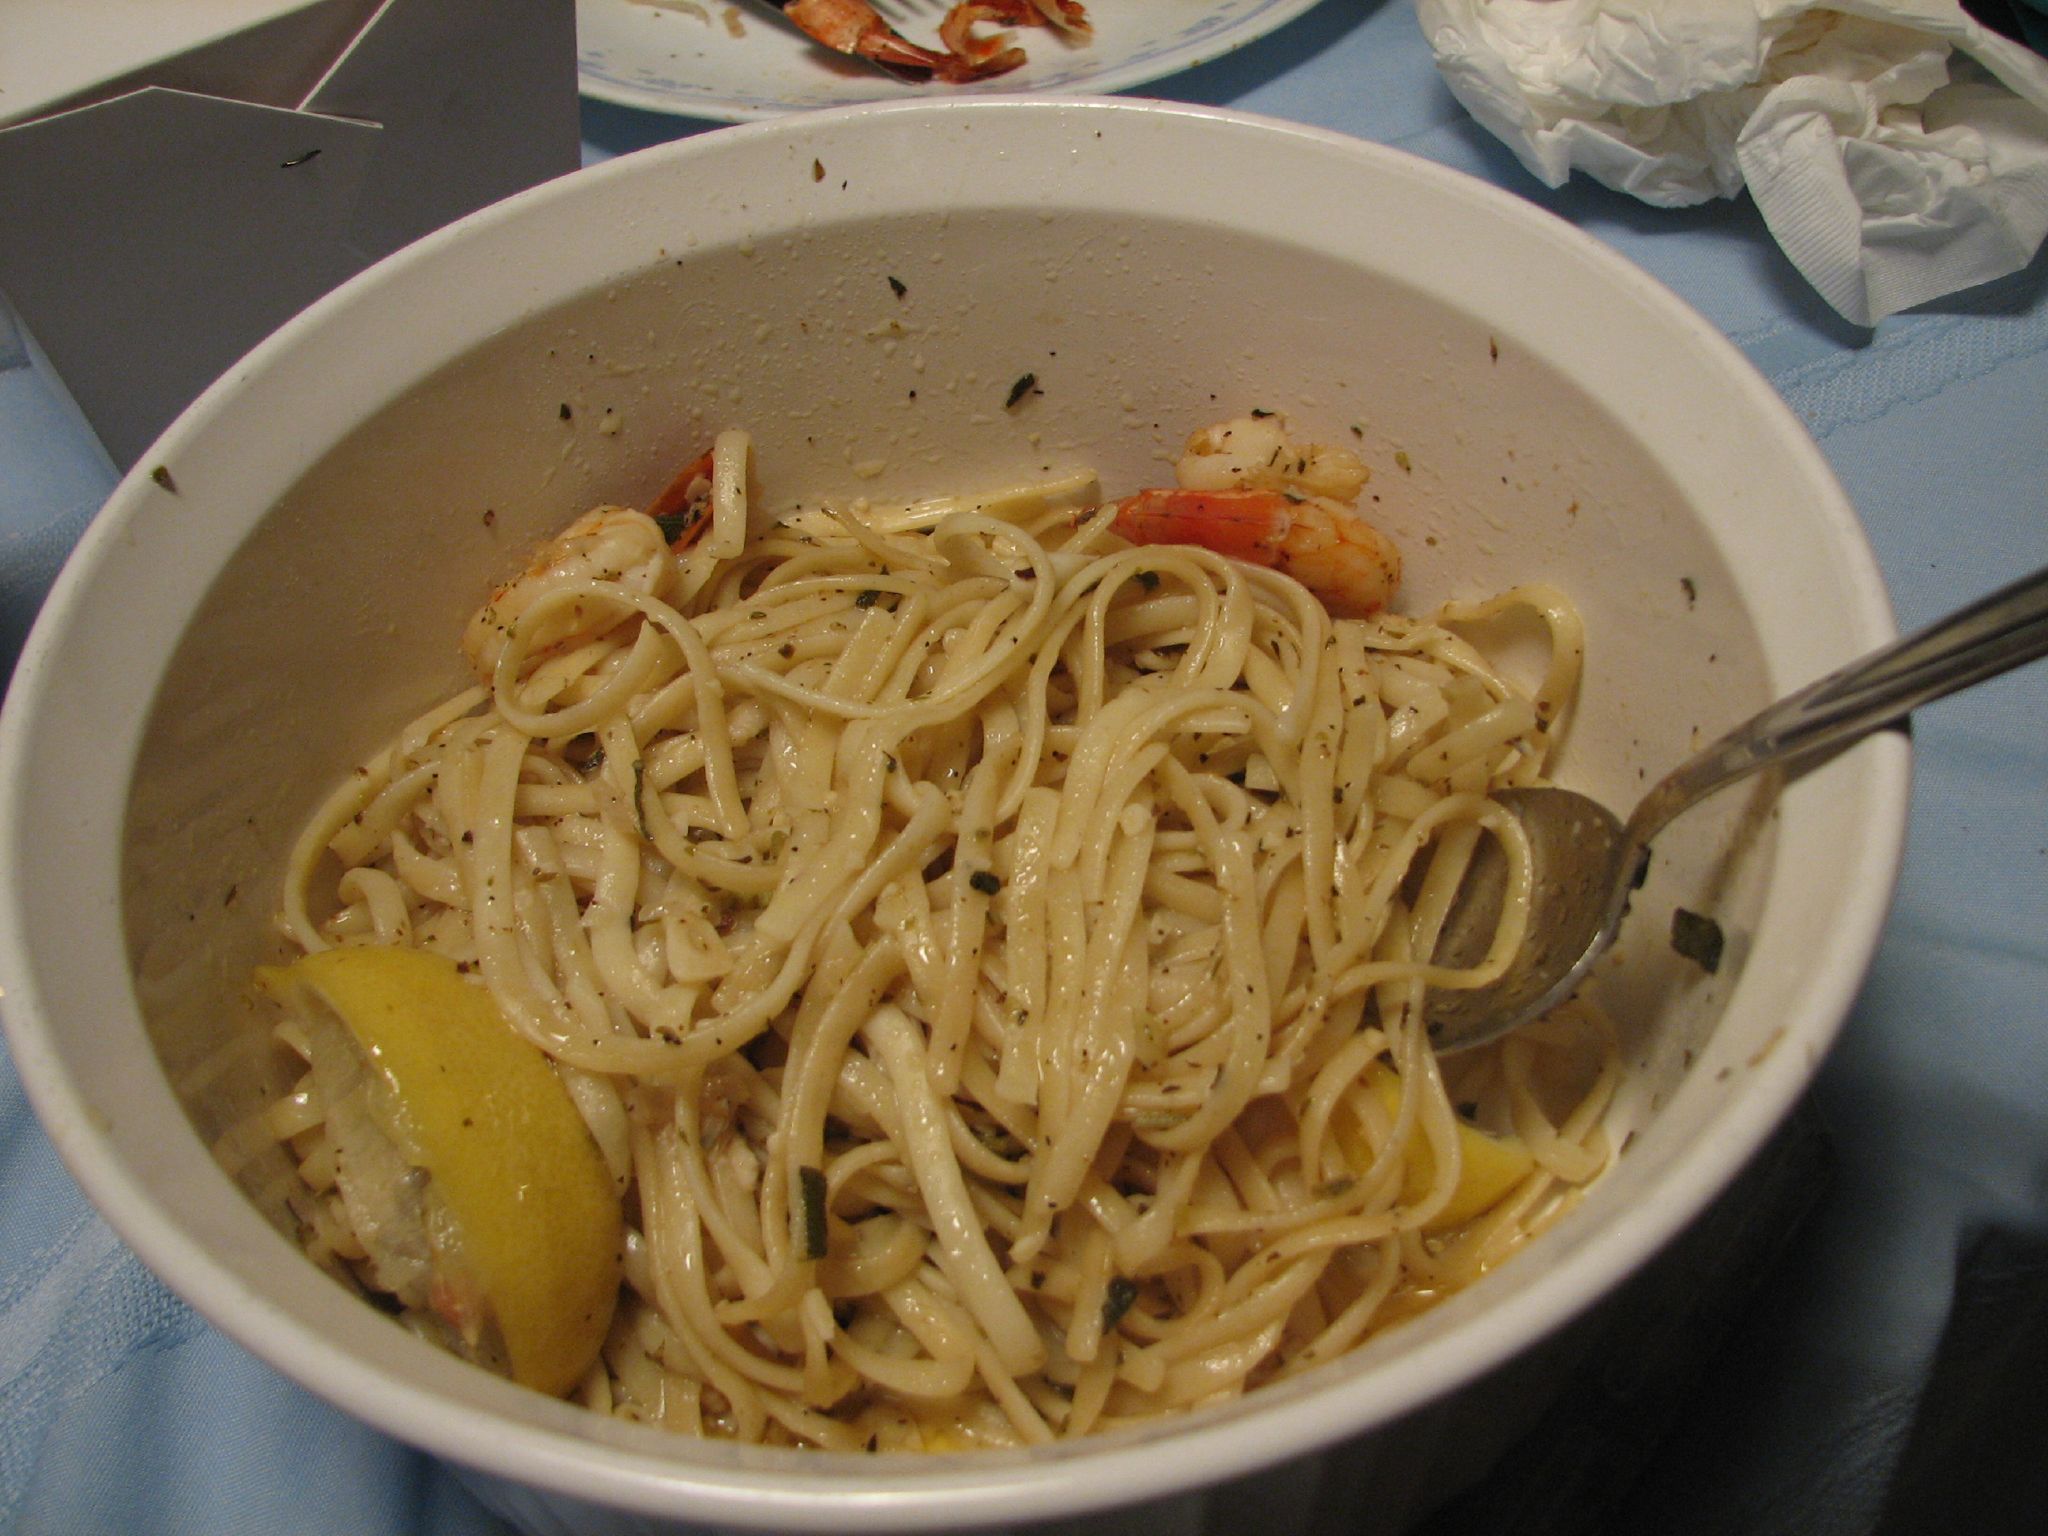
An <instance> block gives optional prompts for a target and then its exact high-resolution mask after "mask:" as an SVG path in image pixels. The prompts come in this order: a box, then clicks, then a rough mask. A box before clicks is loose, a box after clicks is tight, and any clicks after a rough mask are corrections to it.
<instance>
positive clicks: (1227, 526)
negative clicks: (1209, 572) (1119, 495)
mask: <svg viewBox="0 0 2048 1536" xmlns="http://www.w3.org/2000/svg"><path fill="white" fill-rule="evenodd" d="M1289 505H1290V503H1289V502H1288V499H1287V497H1285V496H1284V495H1282V494H1281V493H1280V492H1278V491H1171V490H1150V491H1140V492H1138V494H1137V495H1135V496H1129V497H1126V498H1125V499H1124V500H1123V501H1122V502H1120V503H1118V505H1117V511H1116V519H1115V521H1114V522H1113V523H1112V524H1111V525H1110V526H1111V527H1113V528H1114V529H1115V530H1116V532H1117V533H1118V535H1120V536H1121V537H1123V538H1126V539H1128V540H1130V542H1131V543H1133V544H1196V545H1199V546H1200V547H1202V548H1203V549H1213V550H1214V551H1215V552H1216V553H1217V554H1219V555H1228V556H1230V557H1231V558H1232V559H1233V560H1244V561H1247V562H1249V563H1250V564H1253V565H1265V566H1272V565H1277V564H1278V563H1279V548H1280V541H1281V540H1282V539H1284V538H1285V537H1286V536H1287V530H1288V529H1289V528H1290V527H1291V526H1292V524H1293V518H1292V516H1291V515H1290V513H1289V510H1288V508H1289Z"/></svg>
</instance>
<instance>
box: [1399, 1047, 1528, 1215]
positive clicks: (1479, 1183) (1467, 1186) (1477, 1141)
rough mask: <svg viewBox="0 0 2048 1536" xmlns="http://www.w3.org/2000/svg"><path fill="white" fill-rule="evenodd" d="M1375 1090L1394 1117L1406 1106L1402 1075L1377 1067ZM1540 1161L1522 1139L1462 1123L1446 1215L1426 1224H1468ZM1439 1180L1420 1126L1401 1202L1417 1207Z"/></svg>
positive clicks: (1406, 1168) (1403, 1181) (1404, 1172)
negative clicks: (1455, 1177)
mask: <svg viewBox="0 0 2048 1536" xmlns="http://www.w3.org/2000/svg"><path fill="white" fill-rule="evenodd" d="M1370 1076H1371V1080H1372V1086H1373V1089H1374V1091H1375V1092H1376V1093H1378V1094H1379V1096H1380V1102H1381V1103H1383V1104H1385V1105H1386V1106H1387V1112H1388V1113H1389V1114H1397V1113H1399V1112H1400V1108H1401V1078H1400V1074H1399V1073H1397V1072H1395V1071H1394V1070H1393V1069H1392V1068H1390V1067H1382V1066H1376V1067H1374V1068H1373V1069H1372V1072H1371V1074H1370ZM1535 1166H1536V1159H1535V1158H1533V1157H1532V1156H1530V1155H1529V1149H1528V1148H1527V1147H1526V1146H1524V1145H1523V1143H1522V1139H1521V1138H1520V1137H1519V1136H1494V1135H1491V1134H1489V1133H1488V1132H1486V1131H1482V1130H1480V1129H1479V1127H1478V1126H1476V1125H1468V1124H1467V1123H1466V1122H1465V1121H1463V1120H1460V1121H1459V1122H1458V1185H1457V1188H1456V1189H1454V1190H1453V1191H1452V1192H1451V1198H1450V1200H1449V1202H1448V1203H1447V1204H1446V1205H1445V1206H1444V1208H1443V1209H1442V1210H1441V1211H1438V1212H1437V1213H1436V1215H1434V1216H1432V1217H1431V1218H1430V1219H1429V1220H1428V1221H1426V1222H1424V1223H1423V1230H1424V1231H1425V1232H1442V1231H1446V1230H1448V1229H1450V1228H1452V1227H1460V1226H1463V1225H1464V1224H1465V1223H1466V1222H1468V1221H1470V1220H1471V1219H1472V1218H1473V1217H1475V1216H1477V1215H1479V1214H1480V1213H1481V1212H1482V1211H1485V1210H1487V1209H1489V1208H1490V1207H1492V1206H1493V1205H1494V1204H1496V1203H1497V1202H1498V1201H1499V1200H1500V1199H1501V1197H1502V1196H1504V1195H1505V1194H1507V1192H1508V1191H1509V1190H1511V1189H1513V1188H1514V1187H1515V1186H1516V1185H1517V1184H1519V1183H1521V1182H1522V1180H1523V1179H1525V1178H1527V1177H1528V1176H1529V1173H1530V1171H1531V1170H1532V1169H1533V1168H1534V1167H1535ZM1435 1182H1436V1155H1435V1153H1433V1152H1432V1151H1430V1147H1429V1138H1428V1137H1427V1136H1425V1135H1423V1134H1422V1128H1421V1127H1420V1126H1417V1127H1416V1128H1415V1129H1414V1130H1413V1131H1411V1132H1410V1133H1409V1136H1408V1160H1407V1162H1406V1164H1405V1165H1404V1167H1403V1169H1402V1174H1401V1198H1402V1199H1403V1200H1404V1201H1406V1202H1408V1203H1409V1204H1413V1203H1414V1202H1415V1201H1418V1200H1420V1199H1421V1198H1422V1197H1423V1196H1424V1195H1426V1194H1428V1193H1429V1186H1430V1185H1431V1184H1433V1183H1435Z"/></svg>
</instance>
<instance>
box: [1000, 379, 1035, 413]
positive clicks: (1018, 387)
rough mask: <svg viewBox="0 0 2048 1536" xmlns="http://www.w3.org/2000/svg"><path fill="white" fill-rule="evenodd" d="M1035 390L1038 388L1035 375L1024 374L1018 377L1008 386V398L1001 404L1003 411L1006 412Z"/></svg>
mask: <svg viewBox="0 0 2048 1536" xmlns="http://www.w3.org/2000/svg"><path fill="white" fill-rule="evenodd" d="M1036 388H1038V375H1037V374H1035V373H1026V374H1021V375H1019V377H1018V379H1017V382H1016V383H1014V384H1012V385H1011V386H1010V398H1009V399H1007V400H1005V401H1004V402H1003V407H1004V409H1005V410H1007V409H1009V408H1010V407H1012V406H1014V405H1016V403H1017V402H1018V401H1019V400H1022V399H1023V398H1024V397H1025V396H1026V395H1028V394H1030V393H1031V392H1032V391H1033V390H1034V389H1036Z"/></svg>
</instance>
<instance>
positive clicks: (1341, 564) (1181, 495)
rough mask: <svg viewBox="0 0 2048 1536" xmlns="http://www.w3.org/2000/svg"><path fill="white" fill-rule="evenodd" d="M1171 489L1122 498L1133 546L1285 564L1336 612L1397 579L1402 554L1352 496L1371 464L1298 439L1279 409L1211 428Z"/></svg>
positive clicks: (1343, 613)
mask: <svg viewBox="0 0 2048 1536" xmlns="http://www.w3.org/2000/svg"><path fill="white" fill-rule="evenodd" d="M1174 478H1175V479H1176V480H1178V481H1179V482H1180V485H1179V487H1178V488H1177V489H1174V490H1148V491H1140V492H1138V494H1137V495H1135V496H1130V497H1126V498H1125V499H1124V500H1123V501H1122V502H1120V503H1118V506H1117V513H1116V521H1115V523H1114V525H1113V526H1114V527H1115V529H1116V531H1117V533H1118V534H1120V535H1121V536H1122V537H1124V538H1126V539H1128V540H1130V541H1131V542H1132V543H1133V544H1199V545H1200V546H1201V547H1202V548H1204V549H1213V550H1214V551H1216V553H1218V554H1220V555H1229V556H1230V557H1231V558H1232V559H1235V560H1244V561H1248V562H1249V563H1251V564H1253V565H1263V566H1267V567H1269V568H1271V569H1273V570H1277V571H1281V572H1284V573H1285V574H1287V575H1289V576H1292V577H1293V578H1294V579H1295V580H1296V581H1298V582H1300V583H1301V584H1302V585H1303V586H1304V587H1307V588H1308V589H1309V591H1311V592H1313V593H1315V595H1316V596H1317V597H1319V598H1321V599H1322V601H1323V605H1324V606H1325V607H1326V608H1328V609H1329V610H1330V612H1331V613H1333V614H1335V615H1337V616H1338V617H1339V618H1360V617H1363V616H1365V615H1366V614H1370V613H1376V612H1378V611H1379V610H1380V609H1382V608H1384V607H1385V606H1386V605H1387V604H1388V603H1389V602H1390V601H1392V599H1393V596H1394V589H1395V588H1396V587H1398V586H1399V585H1400V582H1401V552H1400V550H1398V549H1397V548H1395V547H1394V543H1393V541H1392V540H1391V539H1389V538H1388V537H1387V536H1386V535H1385V534H1383V533H1381V532H1380V531H1379V529H1377V528H1375V527H1373V525H1372V524H1371V523H1369V522H1367V521H1366V520H1365V519H1364V518H1362V517H1360V516H1359V515H1358V512H1357V511H1356V509H1355V508H1354V507H1353V505H1352V503H1353V502H1355V501H1356V500H1357V497H1358V494H1359V492H1360V491H1361V490H1363V489H1364V487H1365V483H1366V480H1367V479H1368V478H1369V472H1368V470H1367V469H1366V467H1365V465H1364V463H1363V462H1362V461H1361V460H1360V459H1359V458H1358V456H1357V455H1356V454H1354V453H1351V452H1349V451H1348V450H1346V449H1343V448H1332V447H1329V446H1326V445H1324V444H1320V443H1311V444H1308V445H1305V446H1297V445H1296V444H1294V443H1292V442H1290V441H1289V440H1288V437H1287V429H1286V425H1285V423H1283V422H1282V421H1281V420H1280V419H1279V418H1278V417H1274V416H1241V417H1238V418H1237V419H1235V420H1233V421H1225V422H1219V423H1217V424H1216V425H1215V426H1213V427H1205V428H1203V429H1202V430H1201V431H1200V432H1197V433H1196V434H1195V435H1194V436H1193V437H1191V438H1189V439H1188V441H1187V447H1186V450H1185V451H1184V452H1183V453H1182V454H1181V457H1180V459H1179V460H1178V461H1177V462H1176V463H1175V465H1174Z"/></svg>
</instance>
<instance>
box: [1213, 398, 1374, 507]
mask: <svg viewBox="0 0 2048 1536" xmlns="http://www.w3.org/2000/svg"><path fill="white" fill-rule="evenodd" d="M1173 477H1174V479H1175V480H1177V481H1178V482H1179V483H1180V486H1181V488H1182V489H1183V490H1189V491H1233V490H1252V489H1258V490H1267V491H1302V492H1305V493H1307V494H1308V495H1311V496H1330V497H1334V498H1335V499H1336V500H1338V501H1343V502H1353V501H1356V500H1358V493H1359V492H1360V491H1362V490H1364V489H1365V482H1366V481H1367V480H1369V479H1370V478H1372V474H1371V471H1370V470H1368V469H1367V468H1366V467H1365V463H1364V461H1363V460H1361V459H1360V458H1359V457H1358V455H1357V454H1355V453H1352V452H1351V451H1350V450H1349V449H1345V448H1333V447H1331V446H1329V445H1328V444H1326V443H1309V444H1306V445H1304V446H1297V445H1296V444H1294V443H1292V442H1290V441H1288V437H1287V423H1286V422H1285V421H1283V420H1282V419H1281V418H1280V417H1278V416H1272V415H1256V416H1239V417H1236V418H1234V419H1232V420H1230V421H1219V422H1217V423H1216V425H1215V426H1213V427H1204V428H1202V430H1201V431H1199V432H1197V433H1195V434H1194V436H1192V437H1190V438H1189V439H1188V440H1187V446H1186V447H1184V448H1183V449H1182V450H1181V456H1180V458H1179V459H1178V460H1176V461H1175V463H1174V466H1173Z"/></svg>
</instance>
